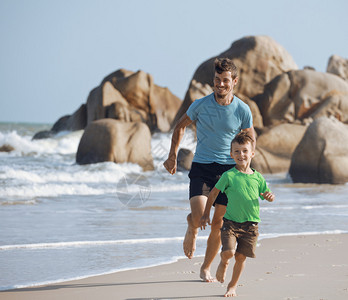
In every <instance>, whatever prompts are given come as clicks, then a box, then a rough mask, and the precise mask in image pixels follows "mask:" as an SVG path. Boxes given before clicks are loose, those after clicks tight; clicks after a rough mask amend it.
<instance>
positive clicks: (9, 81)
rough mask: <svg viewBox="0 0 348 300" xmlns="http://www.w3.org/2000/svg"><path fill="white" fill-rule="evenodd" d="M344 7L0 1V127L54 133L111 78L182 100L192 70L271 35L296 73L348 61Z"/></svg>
mask: <svg viewBox="0 0 348 300" xmlns="http://www.w3.org/2000/svg"><path fill="white" fill-rule="evenodd" d="M347 11H348V1H346V0H330V1H326V0H292V1H286V0H283V1H281V0H263V1H259V0H249V1H236V0H210V1H208V0H174V1H169V0H127V1H126V0H113V1H112V0H59V1H57V0H54V1H52V0H31V1H28V0H0V43H1V47H0V122H24V123H28V122H29V123H54V122H55V121H57V120H58V119H59V118H60V117H62V116H64V115H67V114H72V113H73V112H74V111H75V110H76V109H78V107H79V106H80V105H81V104H83V103H85V102H86V100H87V97H88V94H89V92H90V91H91V90H92V89H93V88H94V87H96V86H98V85H99V84H100V82H101V81H102V79H103V78H104V77H105V76H107V75H108V74H110V73H112V72H114V71H116V70H118V69H120V68H125V69H128V70H131V71H138V70H143V71H145V72H147V73H150V74H151V75H152V76H153V78H154V82H155V83H156V84H157V85H159V86H163V87H168V88H169V89H170V90H171V91H172V93H174V94H175V95H176V96H178V97H179V98H181V99H183V98H184V96H185V93H186V90H187V88H188V85H189V83H190V80H191V78H192V76H193V74H194V72H195V70H196V69H197V67H198V66H199V65H200V64H201V63H202V62H204V61H205V60H207V59H209V58H211V57H214V56H216V55H218V54H220V53H221V52H223V51H225V50H227V49H228V48H230V46H231V44H232V43H233V42H234V41H236V40H238V39H240V38H243V37H245V36H249V35H268V36H270V37H271V38H273V39H274V40H275V41H276V42H278V43H279V44H280V45H282V46H283V47H284V48H285V49H286V50H287V51H288V52H289V53H290V55H291V56H292V57H293V59H294V61H295V62H296V64H297V65H298V66H299V68H300V69H301V68H303V67H304V66H312V67H314V68H315V69H316V70H317V71H320V72H325V71H326V67H327V63H328V59H329V57H330V56H331V55H333V54H336V55H339V56H341V57H344V58H346V59H347V58H348V18H347Z"/></svg>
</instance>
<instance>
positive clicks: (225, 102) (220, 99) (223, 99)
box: [214, 93, 234, 106]
mask: <svg viewBox="0 0 348 300" xmlns="http://www.w3.org/2000/svg"><path fill="white" fill-rule="evenodd" d="M214 96H215V101H216V102H217V103H218V104H220V105H222V106H226V105H229V104H231V103H232V101H233V97H234V95H233V94H232V93H231V94H228V95H226V96H225V97H221V96H218V95H217V94H216V93H214Z"/></svg>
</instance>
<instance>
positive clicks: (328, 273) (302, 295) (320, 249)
mask: <svg viewBox="0 0 348 300" xmlns="http://www.w3.org/2000/svg"><path fill="white" fill-rule="evenodd" d="M135 255H136V254H135ZM256 255H257V257H256V258H255V259H247V263H246V268H245V270H244V272H243V274H242V277H241V279H240V282H239V287H238V290H237V293H238V297H237V299H243V300H244V299H245V300H247V299H248V300H249V299H252V300H258V299H266V300H272V299H276V300H280V299H289V300H290V299H306V300H309V299H317V300H320V299H323V300H324V299H325V300H340V299H345V300H346V299H348V234H338V235H304V236H303V235H301V236H292V237H280V238H275V239H265V240H261V241H260V246H259V247H258V248H257V252H256ZM202 260H203V258H202V257H198V258H194V259H192V260H189V259H184V260H180V261H178V262H176V263H172V264H167V265H162V266H158V267H152V268H146V269H139V270H132V271H124V272H118V273H114V274H110V275H103V276H96V277H90V278H87V279H83V280H76V281H70V282H64V283H58V284H51V285H47V286H41V287H33V288H24V289H16V290H11V291H2V292H0V299H4V300H5V299H6V300H7V299H26V300H40V299H45V300H50V299H68V300H69V299H74V300H78V299H84V300H89V299H98V300H99V299H100V300H101V299H114V300H119V299H120V300H121V299H129V300H136V299H137V300H138V299H147V300H149V299H221V298H222V297H223V294H224V293H225V291H226V286H227V283H228V281H230V279H231V272H232V262H231V265H230V267H229V270H228V273H227V277H226V282H225V283H223V284H221V283H219V282H214V283H205V282H202V281H201V280H200V279H199V269H200V266H201V263H202ZM217 264H218V258H217V259H216V260H215V261H214V264H213V267H212V271H214V272H215V270H216V266H217ZM1 275H2V276H3V275H4V274H1Z"/></svg>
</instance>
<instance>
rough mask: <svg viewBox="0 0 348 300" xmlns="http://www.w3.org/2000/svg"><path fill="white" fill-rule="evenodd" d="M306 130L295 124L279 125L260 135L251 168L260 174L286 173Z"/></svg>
mask: <svg viewBox="0 0 348 300" xmlns="http://www.w3.org/2000/svg"><path fill="white" fill-rule="evenodd" d="M306 129H307V127H306V126H302V125H297V124H280V125H278V126H274V127H272V128H270V129H268V130H267V131H266V132H264V133H262V134H261V135H260V136H259V137H258V138H257V142H256V151H255V157H254V158H253V160H252V167H253V168H255V169H256V170H258V171H259V172H262V173H279V172H287V171H288V170H289V167H290V162H291V157H292V153H293V151H294V150H295V148H296V146H297V145H298V143H299V142H300V141H301V139H302V137H303V135H304V133H305V131H306Z"/></svg>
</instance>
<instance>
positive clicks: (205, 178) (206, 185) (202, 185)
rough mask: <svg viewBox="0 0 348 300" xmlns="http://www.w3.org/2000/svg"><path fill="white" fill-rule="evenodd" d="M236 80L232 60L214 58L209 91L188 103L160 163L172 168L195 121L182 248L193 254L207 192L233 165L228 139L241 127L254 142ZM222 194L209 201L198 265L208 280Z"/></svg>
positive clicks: (223, 206) (224, 202)
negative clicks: (207, 228)
mask: <svg viewBox="0 0 348 300" xmlns="http://www.w3.org/2000/svg"><path fill="white" fill-rule="evenodd" d="M237 82H238V76H237V67H236V66H235V65H234V63H233V62H232V60H230V59H228V58H220V59H216V60H215V74H214V92H213V93H212V94H210V95H208V96H206V97H203V98H201V99H198V100H196V101H194V102H193V103H192V104H191V106H190V107H189V108H188V110H187V112H186V113H185V114H184V115H183V116H182V117H181V118H180V120H179V121H178V122H177V124H176V125H175V128H174V132H173V136H172V142H171V147H170V151H169V155H168V159H167V160H166V161H165V162H164V163H163V165H164V167H165V168H166V169H167V171H168V172H169V173H170V174H172V175H173V174H175V172H176V168H177V153H178V148H179V144H180V141H181V140H182V138H183V135H184V132H185V129H186V127H187V126H189V125H190V124H191V123H192V122H194V121H196V133H197V146H196V152H195V155H194V158H193V162H192V167H191V171H190V173H189V178H190V206H191V213H190V214H189V215H188V216H187V223H188V227H187V231H186V234H185V239H184V244H183V247H184V252H185V255H186V256H187V257H188V258H192V257H193V253H194V251H195V249H196V238H197V234H198V228H199V227H200V220H201V217H202V216H203V211H204V208H205V205H206V202H207V199H208V195H209V192H210V190H211V189H212V188H213V187H214V186H215V184H216V182H217V181H218V179H219V178H220V177H221V175H222V173H224V172H225V171H227V170H229V169H231V168H232V167H234V166H235V163H234V160H233V159H232V158H231V156H230V143H231V140H233V138H234V137H235V136H236V135H237V134H238V133H239V132H240V131H241V130H243V131H247V132H249V134H250V135H251V137H252V138H253V139H254V140H255V135H254V128H253V125H252V115H251V111H250V108H249V106H248V105H247V104H245V103H244V102H243V101H242V100H240V99H239V98H237V97H236V96H235V95H234V94H233V90H234V87H235V86H236V84H237ZM226 205H227V197H226V195H225V194H223V193H220V194H219V195H218V196H217V199H216V201H215V203H214V206H215V211H214V216H213V219H212V223H211V232H210V235H209V238H208V242H207V250H206V254H205V258H204V263H203V265H202V267H201V273H200V277H201V278H202V279H203V280H204V281H209V282H210V281H214V278H213V277H212V276H211V275H210V266H211V263H212V261H213V260H214V257H215V256H216V254H217V253H218V252H219V248H220V245H221V241H220V228H221V227H222V217H223V216H224V214H225V211H226Z"/></svg>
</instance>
